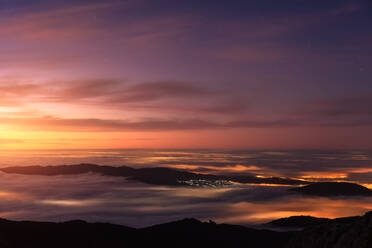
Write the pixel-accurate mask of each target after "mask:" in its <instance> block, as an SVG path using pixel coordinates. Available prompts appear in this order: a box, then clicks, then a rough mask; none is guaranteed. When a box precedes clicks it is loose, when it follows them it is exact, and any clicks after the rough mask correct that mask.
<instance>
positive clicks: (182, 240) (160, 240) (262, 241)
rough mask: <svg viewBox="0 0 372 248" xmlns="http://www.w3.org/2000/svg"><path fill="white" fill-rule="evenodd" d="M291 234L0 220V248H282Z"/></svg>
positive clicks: (196, 225) (193, 224) (189, 224)
mask: <svg viewBox="0 0 372 248" xmlns="http://www.w3.org/2000/svg"><path fill="white" fill-rule="evenodd" d="M292 236H293V233H280V232H273V231H266V230H255V229H250V228H246V227H243V226H235V225H226V224H221V225H219V224H216V223H213V222H209V223H203V222H200V221H198V220H195V219H185V220H182V221H176V222H172V223H168V224H162V225H157V226H153V227H149V228H143V229H133V228H129V227H125V226H118V225H112V224H99V223H94V224H90V223H87V222H84V221H69V222H64V223H50V222H29V221H21V222H15V221H8V220H0V247H2V248H10V247H11V248H26V247H27V248H34V247H35V248H36V247H37V248H44V247H48V248H50V247H55V248H59V247H61V248H62V247H63V248H66V247H69V248H74V247H78V248H81V247H100V248H102V247H107V248H109V247H172V248H173V247H251V248H266V247H267V248H272V247H278V248H284V247H285V245H286V244H287V243H288V240H289V238H290V237H292Z"/></svg>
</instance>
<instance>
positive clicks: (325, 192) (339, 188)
mask: <svg viewBox="0 0 372 248" xmlns="http://www.w3.org/2000/svg"><path fill="white" fill-rule="evenodd" d="M290 190H291V191H296V192H299V193H301V194H304V195H314V196H372V190H370V189H368V188H366V187H364V186H362V185H359V184H355V183H346V182H320V183H312V184H309V185H306V186H303V187H299V188H294V189H290Z"/></svg>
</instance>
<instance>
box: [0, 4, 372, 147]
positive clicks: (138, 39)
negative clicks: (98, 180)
mask: <svg viewBox="0 0 372 248" xmlns="http://www.w3.org/2000/svg"><path fill="white" fill-rule="evenodd" d="M371 23H372V3H371V2H370V1H368V0H355V1H352V0H337V1H333V0H329V1H320V0H314V1H306V0H286V1H277V0H252V1H243V0H242V1H240V0H229V1H227V0H225V1H222V0H213V1H212V0H203V1H196V0H195V1H194V0H187V1H184V0H179V1H172V0H156V1H155V0H127V1H125V0H122V1H117V0H105V1H103V0H101V1H96V0H91V1H81V0H78V1H76V0H74V1H72V0H65V1H52V0H50V1H46V0H33V1H30V0H0V37H1V38H0V96H1V97H0V148H1V149H82V148H228V149H372V144H371V142H370V140H371V138H372V111H371V107H372V90H371V89H372V87H371V83H372V82H371V78H372V68H371V62H372V25H371Z"/></svg>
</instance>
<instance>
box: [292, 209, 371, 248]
mask: <svg viewBox="0 0 372 248" xmlns="http://www.w3.org/2000/svg"><path fill="white" fill-rule="evenodd" d="M346 220H347V221H346V222H345V219H344V220H343V221H341V222H338V221H331V222H327V223H324V224H321V225H317V226H313V227H308V228H305V230H304V231H302V232H298V233H296V234H295V235H294V236H293V237H292V238H291V239H290V241H289V244H288V246H287V248H371V247H372V212H369V213H367V214H366V215H364V216H361V217H353V218H346Z"/></svg>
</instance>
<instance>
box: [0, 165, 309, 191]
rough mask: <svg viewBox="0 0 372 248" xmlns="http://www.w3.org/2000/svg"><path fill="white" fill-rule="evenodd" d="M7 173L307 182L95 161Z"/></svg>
mask: <svg viewBox="0 0 372 248" xmlns="http://www.w3.org/2000/svg"><path fill="white" fill-rule="evenodd" d="M0 171H2V172H5V173H16V174H24V175H47V176H54V175H71V174H82V173H88V172H94V173H99V174H101V175H105V176H117V177H126V178H128V179H131V180H136V181H140V182H143V183H149V184H156V185H188V186H198V185H215V186H218V185H221V184H223V183H225V182H237V183H255V184H282V185H283V184H285V185H301V184H304V183H306V182H304V181H300V180H292V179H288V178H279V177H272V178H258V177H255V176H253V175H252V176H251V175H248V176H224V175H209V174H197V173H191V172H187V171H181V170H176V169H170V168H165V167H155V168H139V169H135V168H131V167H128V166H119V167H114V166H100V165H95V164H78V165H60V166H17V167H6V168H0Z"/></svg>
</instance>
